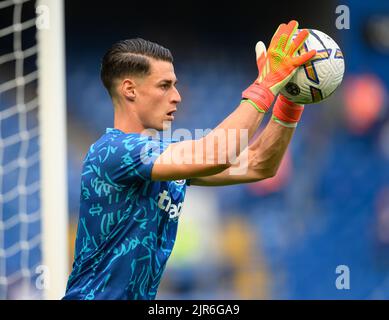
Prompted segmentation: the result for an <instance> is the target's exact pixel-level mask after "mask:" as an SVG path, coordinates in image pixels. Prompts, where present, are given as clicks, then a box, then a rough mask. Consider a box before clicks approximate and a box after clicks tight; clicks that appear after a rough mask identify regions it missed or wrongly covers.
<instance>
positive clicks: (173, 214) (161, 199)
mask: <svg viewBox="0 0 389 320" xmlns="http://www.w3.org/2000/svg"><path fill="white" fill-rule="evenodd" d="M184 181H185V180H184ZM158 208H160V209H161V210H164V211H165V212H167V213H168V214H169V218H170V219H173V218H178V217H179V216H180V215H181V209H182V202H179V203H178V204H177V205H176V204H174V203H172V198H171V197H169V195H168V191H167V190H163V192H161V193H160V194H159V195H158Z"/></svg>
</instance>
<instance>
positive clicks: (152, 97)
mask: <svg viewBox="0 0 389 320" xmlns="http://www.w3.org/2000/svg"><path fill="white" fill-rule="evenodd" d="M150 67H151V68H150V74H149V75H148V76H146V77H144V78H142V79H140V80H139V81H136V87H135V90H136V108H137V113H138V116H139V119H140V120H141V122H142V124H143V126H144V127H145V129H156V130H166V129H167V128H168V126H169V125H170V124H171V122H172V121H173V120H174V116H173V113H174V112H175V111H176V110H177V104H178V103H179V102H180V101H181V96H180V94H179V93H178V91H177V88H176V83H177V78H176V75H175V73H174V68H173V64H172V63H170V62H167V61H159V60H155V59H150Z"/></svg>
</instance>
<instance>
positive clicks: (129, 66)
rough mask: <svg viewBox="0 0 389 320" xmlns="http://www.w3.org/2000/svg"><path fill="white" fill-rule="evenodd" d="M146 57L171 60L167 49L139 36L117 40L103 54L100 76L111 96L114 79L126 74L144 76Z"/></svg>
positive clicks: (146, 70)
mask: <svg viewBox="0 0 389 320" xmlns="http://www.w3.org/2000/svg"><path fill="white" fill-rule="evenodd" d="M147 57H149V58H154V59H156V60H162V61H167V62H173V56H172V54H171V52H170V50H169V49H166V48H164V47H163V46H161V45H159V44H157V43H154V42H151V41H147V40H144V39H141V38H136V39H128V40H122V41H119V42H117V43H115V44H114V45H113V46H112V47H111V48H110V49H109V50H108V51H107V52H106V53H105V54H104V56H103V59H102V62H101V70H100V77H101V81H102V82H103V84H104V86H105V88H106V89H107V90H108V92H109V94H110V95H111V96H112V84H113V81H114V80H115V79H118V78H121V77H123V76H126V75H132V76H145V75H148V74H149V73H150V61H149V59H148V58H147Z"/></svg>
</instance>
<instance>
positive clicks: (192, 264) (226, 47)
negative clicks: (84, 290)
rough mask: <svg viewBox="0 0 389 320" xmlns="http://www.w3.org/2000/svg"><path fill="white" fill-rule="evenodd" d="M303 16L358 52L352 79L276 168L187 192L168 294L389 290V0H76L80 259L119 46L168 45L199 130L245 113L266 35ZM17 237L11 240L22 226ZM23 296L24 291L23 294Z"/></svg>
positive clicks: (350, 64) (181, 119)
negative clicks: (343, 277) (92, 168)
mask: <svg viewBox="0 0 389 320" xmlns="http://www.w3.org/2000/svg"><path fill="white" fill-rule="evenodd" d="M338 5H347V6H348V7H349V9H350V29H348V30H338V29H337V28H336V25H335V21H336V19H337V17H338V14H336V12H335V10H336V7H337V6H338ZM291 19H296V20H298V21H299V23H300V26H301V27H304V28H313V29H318V30H321V31H324V32H326V33H328V34H329V35H330V36H332V37H333V38H334V39H335V40H336V41H337V42H338V44H339V45H340V47H341V48H342V50H343V53H344V56H345V62H346V73H345V78H344V80H343V84H342V86H341V87H340V89H339V90H338V91H337V92H336V94H334V95H333V96H332V97H331V98H330V99H328V100H327V101H325V102H323V103H321V104H318V105H312V106H307V108H306V111H305V112H304V114H303V118H302V121H301V124H300V125H299V126H298V128H297V131H296V134H295V136H294V138H293V140H292V143H291V145H290V147H289V149H288V153H287V154H286V156H285V159H284V161H283V163H282V165H281V168H280V170H279V172H278V174H277V176H276V177H274V178H272V179H270V180H266V181H263V182H259V183H254V184H247V185H240V186H230V187H218V188H200V187H194V186H193V187H189V188H188V192H187V198H186V202H185V204H184V209H183V212H182V215H181V217H180V220H181V221H180V225H179V234H178V238H177V242H176V246H175V248H174V250H173V254H172V257H171V259H170V260H169V262H168V265H167V269H166V272H165V275H164V278H163V281H162V284H161V287H160V292H159V295H158V298H159V299H224V298H232V299H235V298H236V299H388V298H389V165H388V164H389V110H388V87H389V63H388V54H389V31H388V30H389V22H388V21H389V3H388V2H387V1H384V0H381V1H380V0H372V1H368V2H365V1H363V0H353V1H334V0H332V1H321V2H314V1H295V2H293V3H292V2H286V1H277V2H274V4H273V3H271V4H268V5H267V4H266V3H265V2H263V3H262V2H259V1H258V3H257V4H256V5H254V4H252V3H250V2H246V3H245V2H242V1H239V2H237V3H234V4H233V5H227V4H225V3H220V4H219V5H217V3H214V4H212V7H209V3H207V2H203V3H202V2H198V1H196V2H193V3H190V2H183V1H182V2H172V1H169V2H161V3H146V2H144V3H143V4H142V3H140V2H138V1H137V2H127V1H118V0H111V1H109V2H107V3H106V4H102V3H99V2H95V1H90V0H88V1H82V2H81V1H70V0H68V1H65V23H66V33H65V35H66V85H67V129H68V131H67V138H68V139H67V147H68V159H67V164H68V190H69V195H68V204H69V221H70V228H69V246H70V252H69V256H70V257H71V258H70V261H72V256H73V246H74V236H75V231H76V227H77V225H76V223H77V217H78V209H79V207H78V206H79V196H80V173H81V164H82V159H83V157H84V154H85V153H86V151H87V149H88V147H89V145H90V144H91V143H93V142H94V141H95V140H96V139H97V138H98V137H99V136H100V135H101V134H102V133H103V131H104V129H105V128H106V127H110V126H112V120H113V117H112V107H111V104H110V99H109V97H108V95H107V93H106V92H105V89H104V88H103V86H102V84H101V83H100V79H99V64H100V59H101V57H102V55H103V54H104V52H105V51H106V49H107V48H109V47H110V45H111V44H112V43H113V42H115V41H117V40H121V39H125V38H132V37H143V38H145V39H148V40H151V41H155V42H158V43H160V44H162V45H164V46H166V47H167V48H169V49H170V50H171V51H172V53H173V55H174V58H175V62H174V65H175V71H176V75H177V77H178V80H179V84H178V89H179V90H180V93H181V95H182V98H183V101H182V103H181V104H180V105H179V112H178V113H177V116H176V120H175V123H174V125H173V129H174V128H187V129H190V130H191V131H192V132H194V129H195V128H201V129H206V128H213V127H215V126H216V125H217V124H218V123H219V122H220V121H221V120H222V119H223V118H224V117H225V116H227V115H228V114H229V113H230V112H231V111H232V110H233V108H234V107H235V106H236V105H237V104H238V103H239V101H240V94H241V91H242V90H244V89H245V88H246V87H247V86H248V85H249V84H250V83H251V82H252V81H253V79H255V77H256V65H255V53H254V46H255V43H256V42H257V41H258V40H262V41H264V42H265V43H266V44H268V43H269V41H270V39H271V36H272V34H273V32H274V31H275V29H276V28H277V26H278V24H279V23H281V22H286V21H289V20H291ZM268 120H269V117H267V118H266V120H265V121H264V124H265V123H267V121H268ZM261 127H263V125H262V126H261ZM5 129H6V128H2V130H5ZM6 183H7V180H5V184H6ZM32 230H35V232H39V227H36V228H35V229H32ZM6 237H10V238H12V230H10V231H9V232H8V233H7V234H6ZM36 255H37V258H36V259H35V260H37V261H38V260H39V253H36ZM339 265H346V266H348V267H349V269H350V289H349V290H338V289H337V288H336V285H335V282H336V279H337V276H338V274H336V268H337V266H339ZM11 267H12V266H11ZM69 270H70V265H69ZM10 297H11V298H12V297H13V298H20V296H18V294H17V292H14V293H13V295H12V296H10Z"/></svg>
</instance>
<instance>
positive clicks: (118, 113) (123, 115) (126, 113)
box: [114, 103, 145, 133]
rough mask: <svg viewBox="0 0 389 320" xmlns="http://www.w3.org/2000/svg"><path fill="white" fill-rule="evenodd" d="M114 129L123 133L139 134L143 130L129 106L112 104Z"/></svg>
mask: <svg viewBox="0 0 389 320" xmlns="http://www.w3.org/2000/svg"><path fill="white" fill-rule="evenodd" d="M114 128H115V129H119V130H120V131H123V132H124V133H140V132H142V131H143V130H144V129H145V128H144V126H143V125H142V123H141V121H140V120H139V117H138V115H137V114H136V112H134V111H133V109H132V108H131V107H130V106H129V105H122V104H117V103H114Z"/></svg>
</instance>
